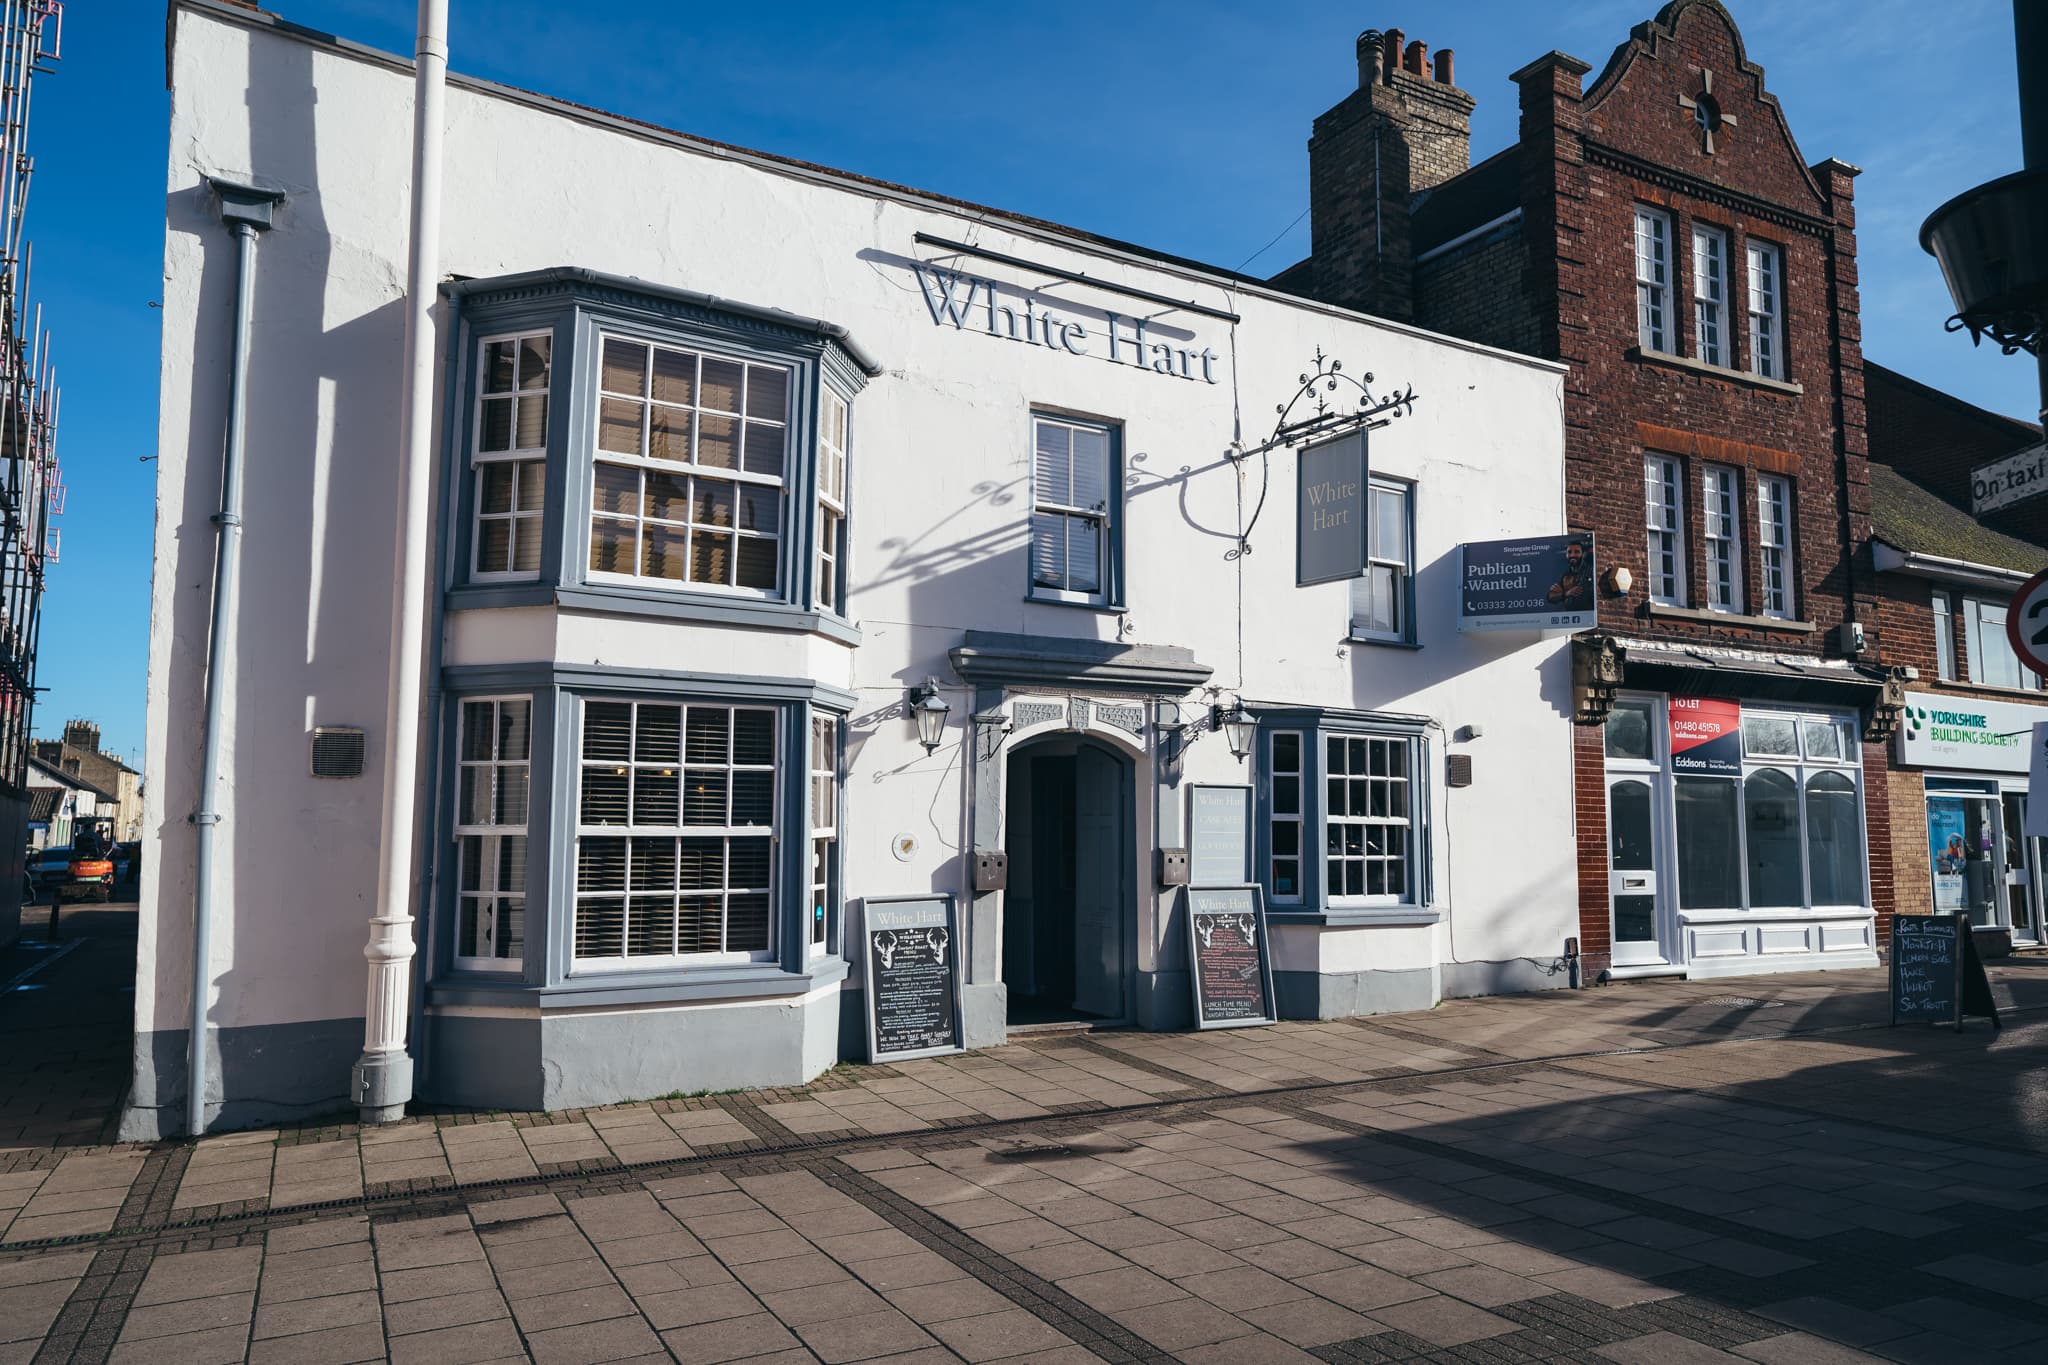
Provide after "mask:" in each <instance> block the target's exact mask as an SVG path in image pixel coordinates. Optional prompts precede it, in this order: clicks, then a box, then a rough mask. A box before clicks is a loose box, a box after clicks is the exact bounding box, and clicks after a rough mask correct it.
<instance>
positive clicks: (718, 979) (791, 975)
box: [427, 955, 846, 1012]
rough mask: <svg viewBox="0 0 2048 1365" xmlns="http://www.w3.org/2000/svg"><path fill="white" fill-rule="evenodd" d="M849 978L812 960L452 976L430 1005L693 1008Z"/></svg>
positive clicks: (432, 989) (842, 969) (842, 964)
mask: <svg viewBox="0 0 2048 1365" xmlns="http://www.w3.org/2000/svg"><path fill="white" fill-rule="evenodd" d="M845 976H846V959H845V958H843V957H837V956H830V955H828V956H824V957H816V958H812V959H811V960H810V961H809V962H807V963H806V964H805V967H804V970H803V971H800V972H792V971H786V970H784V969H783V968H782V967H780V966H777V965H776V964H775V963H772V962H748V963H737V964H733V965H729V966H717V967H664V968H659V969H656V970H653V971H644V972H637V971H624V972H594V973H588V974H586V975H583V976H576V975H571V976H570V977H568V978H567V979H565V980H562V981H558V982H556V983H555V984H553V985H551V986H531V985H528V984H527V983H526V982H524V981H515V980H506V979H502V978H492V977H489V976H481V975H480V976H476V977H468V976H451V977H448V978H445V979H443V980H441V981H437V982H435V983H433V984H432V985H430V986H429V987H428V988H427V1003H428V1004H430V1005H500V1006H506V1005H511V1006H517V1005H533V1006H537V1007H538V1008H539V1009H540V1010H541V1011H542V1012H546V1011H549V1010H559V1009H585V1008H589V1007H591V1006H600V1005H601V1006H620V1005H665V1004H693V1003H698V1002H705V1001H726V1000H758V999H774V998H781V997H787V996H792V995H808V994H810V993H811V992H812V991H815V990H817V989H819V988H820V987H822V986H829V985H831V984H833V983H834V982H836V981H840V980H843V979H844V978H845Z"/></svg>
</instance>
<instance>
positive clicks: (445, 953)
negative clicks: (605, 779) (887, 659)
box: [427, 663, 856, 1009]
mask: <svg viewBox="0 0 2048 1365" xmlns="http://www.w3.org/2000/svg"><path fill="white" fill-rule="evenodd" d="M444 680H445V684H446V686H445V689H444V693H443V699H442V716H441V746H440V747H441V751H442V758H443V762H442V765H441V766H442V771H443V772H444V773H453V772H455V771H456V770H457V767H458V764H457V762H456V756H455V753H454V746H455V744H456V738H455V736H456V731H457V729H458V726H457V724H456V719H455V718H456V717H457V716H458V715H459V714H460V707H461V705H462V703H463V702H464V701H465V700H467V699H468V698H471V697H481V696H522V695H524V696H530V697H531V698H532V700H533V751H532V752H533V756H532V760H531V762H532V769H531V771H532V791H531V795H530V798H529V808H528V823H527V872H526V876H527V883H526V898H527V899H526V956H525V960H524V963H523V970H522V971H520V972H517V973H512V972H484V971H473V970H468V969H462V970H458V969H457V968H456V967H455V963H454V946H455V937H456V936H455V934H454V932H453V926H454V922H455V915H456V912H457V899H458V897H457V888H456V885H455V883H456V878H455V877H454V876H453V875H441V876H438V877H436V879H435V883H434V887H435V890H434V916H433V920H434V923H435V924H437V925H440V926H445V928H444V929H443V930H442V931H439V932H435V933H433V934H432V935H431V941H432V945H433V947H432V952H431V956H430V960H429V970H430V973H431V984H430V986H429V989H428V993H427V998H428V999H429V1000H430V1001H431V1002H433V1003H435V1004H477V1003H506V1002H508V1001H532V1002H534V1003H536V1004H537V1005H538V1007H540V1008H542V1009H547V1008H551V1007H556V1008H559V1007H563V1006H569V1005H589V1004H620V1005H624V1004H658V1003H663V1002H687V1001H696V1000H732V999H746V998H752V997H759V996H779V995H795V994H803V993H806V992H808V991H811V990H814V989H817V988H818V987H820V986H824V985H828V984H830V982H831V981H833V980H837V979H839V976H843V975H844V971H845V962H844V959H843V957H842V955H841V953H840V948H839V943H840V936H841V926H842V923H843V920H844V918H845V893H844V890H843V888H844V882H845V878H844V860H845V848H846V838H847V835H846V826H845V823H844V817H843V816H842V823H841V826H840V834H839V838H838V839H837V840H836V841H835V843H834V845H833V860H834V861H833V867H832V868H831V870H830V886H831V892H830V901H829V904H828V906H827V920H826V929H825V943H824V945H823V947H822V949H821V950H820V952H819V954H818V955H815V956H814V955H813V954H812V952H811V948H810V927H811V924H810V917H811V906H812V901H811V875H810V873H811V866H810V859H811V839H810V782H809V780H808V778H809V764H808V759H807V758H805V759H804V760H803V762H802V765H801V773H800V776H801V778H802V780H789V779H788V778H787V776H785V778H784V780H783V781H781V782H780V783H779V784H778V790H777V794H776V812H775V816H776V825H775V839H776V859H777V862H776V883H775V885H776V892H775V899H774V902H773V905H772V909H771V913H772V914H773V916H774V921H775V940H774V942H775V948H774V953H775V956H774V958H773V959H772V960H769V961H763V962H754V963H739V964H734V963H717V964H707V965H705V966H701V967H699V966H690V965H686V964H674V963H669V964H663V965H662V966H659V967H650V968H647V969H645V970H623V971H622V970H616V969H609V970H605V971H585V972H577V971H576V970H575V966H574V951H573V950H574V913H573V907H574V905H575V878H576V869H575V836H576V828H575V819H574V811H575V809H576V799H577V782H578V777H577V774H578V772H579V760H578V752H577V739H578V736H579V734H580V708H581V705H582V703H583V701H584V700H585V699H586V698H595V699H600V700H612V699H617V700H622V701H627V700H636V699H637V700H651V701H672V700H677V699H683V700H690V699H696V700H702V701H718V702H729V703H735V704H740V705H755V706H762V705H766V706H771V707H773V708H774V709H775V711H776V713H777V715H776V725H777V731H776V737H777V743H778V744H779V745H780V746H781V748H780V750H779V755H780V757H779V759H778V767H786V762H787V761H788V760H790V759H791V757H792V756H795V755H808V754H809V752H810V749H809V746H810V726H811V717H812V715H813V714H814V713H817V712H829V713H831V714H832V715H834V716H835V717H837V718H838V720H839V722H840V727H839V728H840V753H839V756H838V760H837V765H836V766H837V769H838V782H839V786H840V805H841V809H842V811H843V810H844V806H845V780H846V760H845V742H846V729H847V724H848V720H849V713H850V712H851V710H852V708H853V705H854V702H855V701H856V697H855V696H854V694H853V693H851V692H848V691H845V690H844V689H841V688H836V687H831V686H829V685H827V684H824V683H820V682H816V681H814V680H812V679H808V678H751V677H744V676H739V675H729V674H692V673H671V672H665V671H662V670H656V669H616V668H600V667H595V666H589V665H576V664H558V663H533V664H508V665H468V666H458V667H454V668H450V669H447V670H445V672H444ZM438 804H439V808H440V814H439V816H438V817H437V819H436V822H435V823H436V827H435V829H434V838H435V842H436V850H437V853H436V860H435V861H436V865H437V866H441V865H443V864H444V863H445V864H446V865H448V866H450V867H452V861H451V860H449V859H448V852H449V850H452V849H453V848H454V825H453V823H452V822H453V820H454V816H455V812H454V809H453V804H454V803H453V802H441V803H438ZM834 963H837V966H836V967H834V966H833V965H832V964H834Z"/></svg>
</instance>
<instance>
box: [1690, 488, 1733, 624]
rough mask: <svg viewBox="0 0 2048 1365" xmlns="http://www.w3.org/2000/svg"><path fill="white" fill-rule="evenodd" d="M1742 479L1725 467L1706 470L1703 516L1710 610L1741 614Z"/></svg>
mask: <svg viewBox="0 0 2048 1365" xmlns="http://www.w3.org/2000/svg"><path fill="white" fill-rule="evenodd" d="M1741 482H1742V480H1741V476H1740V475H1738V474H1737V473H1736V472H1735V471H1734V470H1733V469H1731V468H1729V467H1728V466H1727V465H1724V464H1710V465H1707V466H1705V467H1704V477H1703V479H1702V480H1701V490H1700V492H1701V505H1700V513H1701V517H1702V520H1703V521H1704V523H1705V538H1706V544H1707V607H1708V609H1709V610H1711V611H1733V612H1739V611H1741V610H1742V523H1741V521H1740V520H1739V519H1738V518H1737V516H1736V509H1737V508H1738V507H1740V506H1741V505H1742V496H1741V493H1740V491H1739V489H1740V487H1741Z"/></svg>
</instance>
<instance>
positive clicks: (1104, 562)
mask: <svg viewBox="0 0 2048 1365" xmlns="http://www.w3.org/2000/svg"><path fill="white" fill-rule="evenodd" d="M1031 429H1032V460H1031V588H1030V596H1032V597H1034V598H1037V599H1039V600H1041V601H1047V602H1072V603H1077V604H1080V605H1083V606H1108V605H1113V596H1114V594H1113V593H1112V590H1111V584H1112V579H1113V577H1114V575H1115V572H1116V567H1117V564H1118V562H1119V558H1120V555H1119V550H1120V547H1119V546H1118V544H1117V536H1118V532H1119V523H1120V520H1121V517H1120V503H1121V500H1122V487H1121V482H1120V479H1119V476H1118V472H1117V450H1116V432H1115V430H1114V429H1113V428H1111V427H1109V426H1107V425H1104V424H1102V423H1097V422H1082V421H1076V420H1073V419H1071V418H1065V417H1048V416H1043V415H1034V416H1033V417H1032V419H1031Z"/></svg>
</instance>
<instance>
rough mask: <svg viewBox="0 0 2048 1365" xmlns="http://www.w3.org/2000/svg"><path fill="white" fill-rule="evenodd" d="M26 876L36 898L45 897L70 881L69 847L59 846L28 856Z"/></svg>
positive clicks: (67, 845) (66, 845) (65, 845)
mask: <svg viewBox="0 0 2048 1365" xmlns="http://www.w3.org/2000/svg"><path fill="white" fill-rule="evenodd" d="M28 875H29V877H30V879H31V880H33V881H34V883H35V888H36V895H37V897H38V898H43V897H47V896H48V895H49V894H50V891H51V889H52V888H54V887H59V886H62V885H63V884H64V883H66V882H68V881H70V880H71V845H69V844H59V845H57V846H56V847H54V848H46V849H43V850H42V851H41V852H39V853H34V854H31V855H30V856H29V860H28Z"/></svg>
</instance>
